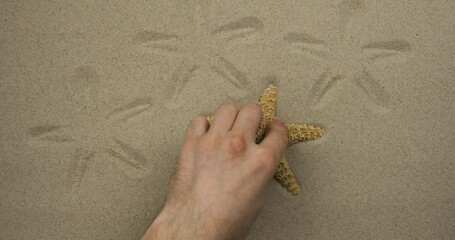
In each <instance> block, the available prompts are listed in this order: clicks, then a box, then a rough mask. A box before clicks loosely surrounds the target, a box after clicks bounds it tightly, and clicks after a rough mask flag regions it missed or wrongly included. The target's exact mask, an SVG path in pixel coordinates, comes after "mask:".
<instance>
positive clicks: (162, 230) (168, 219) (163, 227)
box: [142, 208, 221, 240]
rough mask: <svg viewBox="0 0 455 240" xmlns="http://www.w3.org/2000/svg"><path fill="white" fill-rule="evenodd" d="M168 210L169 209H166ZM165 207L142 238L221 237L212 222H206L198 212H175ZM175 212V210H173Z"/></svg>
mask: <svg viewBox="0 0 455 240" xmlns="http://www.w3.org/2000/svg"><path fill="white" fill-rule="evenodd" d="M165 209H166V208H165ZM166 210H167V209H166ZM166 210H164V209H163V211H162V212H161V213H160V214H159V215H158V217H156V219H155V220H154V221H153V223H152V225H151V226H150V228H149V229H148V230H147V232H146V234H145V235H144V237H143V238H142V240H149V239H154V240H161V239H166V240H167V239H189V240H190V239H198V240H204V239H221V238H220V237H219V236H216V231H215V232H214V231H213V230H214V229H212V228H210V227H209V225H210V224H205V223H203V222H202V219H200V218H198V217H197V216H200V215H199V214H197V213H194V212H192V213H188V212H185V211H176V212H178V213H176V214H173V213H170V212H168V211H166ZM173 212H174V211H173Z"/></svg>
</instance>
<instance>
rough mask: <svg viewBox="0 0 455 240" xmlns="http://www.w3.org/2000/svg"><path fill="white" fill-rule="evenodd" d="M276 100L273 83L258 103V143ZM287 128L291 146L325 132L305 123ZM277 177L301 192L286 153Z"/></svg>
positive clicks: (289, 189)
mask: <svg viewBox="0 0 455 240" xmlns="http://www.w3.org/2000/svg"><path fill="white" fill-rule="evenodd" d="M276 101H277V94H276V86H275V84H273V83H272V84H270V85H269V86H268V87H267V88H266V89H265V90H264V92H263V93H262V95H261V97H260V98H259V102H258V105H259V106H260V107H261V109H262V114H263V116H262V120H261V123H260V125H259V129H258V132H257V135H256V142H257V143H260V142H261V141H262V139H264V137H265V135H266V134H267V131H268V126H269V123H270V121H271V120H272V118H273V117H274V116H275V113H276ZM212 119H213V117H212V116H208V117H207V120H208V122H209V123H211V122H212ZM286 128H287V131H288V145H289V146H290V145H293V144H295V143H297V142H303V141H309V140H315V139H317V138H320V137H322V136H323V135H324V133H325V131H324V129H322V128H321V127H318V126H313V125H308V124H304V123H290V124H286ZM275 178H276V179H277V180H278V182H280V183H281V185H282V186H283V187H285V188H286V189H287V190H288V191H289V192H291V193H292V194H293V195H297V194H299V193H300V191H301V190H300V185H299V183H298V181H297V179H296V178H295V175H294V173H293V172H292V169H291V168H290V167H289V164H288V162H287V160H286V158H285V156H284V155H283V156H282V157H281V160H280V164H279V165H278V168H277V170H276V172H275Z"/></svg>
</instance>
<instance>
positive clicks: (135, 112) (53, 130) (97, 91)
mask: <svg viewBox="0 0 455 240" xmlns="http://www.w3.org/2000/svg"><path fill="white" fill-rule="evenodd" d="M102 90H103V88H102V86H101V84H100V80H99V77H98V74H97V73H96V71H95V69H94V68H93V67H91V66H81V67H79V68H77V69H76V71H75V74H74V75H73V77H72V78H71V79H70V81H69V82H68V92H69V96H68V97H69V99H70V100H71V102H72V103H73V104H74V107H75V108H76V111H75V112H76V114H75V116H74V121H73V122H72V123H64V124H54V123H51V124H41V125H37V126H33V127H30V128H28V129H27V135H28V140H29V141H28V142H29V143H30V145H32V146H34V147H43V146H63V145H67V146H69V147H72V148H74V153H73V156H72V158H73V159H72V160H71V162H70V164H69V167H68V170H67V180H68V182H67V185H68V187H69V188H70V189H76V188H78V187H79V186H80V185H81V183H82V182H83V180H84V176H86V173H87V172H88V171H89V170H90V165H91V164H92V163H93V161H94V160H95V157H96V155H97V154H108V155H109V156H110V157H112V158H114V159H116V160H119V161H115V162H114V163H115V165H116V166H117V167H118V168H119V169H120V171H122V172H123V173H124V174H125V175H126V176H127V177H129V178H132V179H140V178H143V177H145V176H147V174H148V173H149V170H148V169H147V167H146V162H147V159H148V158H147V156H146V155H145V154H143V153H142V152H141V151H140V150H138V149H136V148H134V147H133V146H131V145H130V144H128V143H126V142H125V141H123V140H121V139H120V138H119V137H118V136H115V135H114V134H113V133H114V132H116V131H115V130H116V129H118V128H121V126H122V124H125V123H127V122H128V121H131V120H135V119H137V117H140V116H141V115H142V114H144V113H147V112H149V110H150V108H151V107H152V106H153V102H152V99H150V98H147V97H145V98H138V99H135V100H133V101H132V102H130V103H129V104H126V105H123V106H120V107H119V108H116V109H113V110H112V111H110V112H106V114H104V113H103V109H104V108H107V106H101V105H103V104H106V101H105V100H103V93H104V92H105V91H107V89H104V91H102Z"/></svg>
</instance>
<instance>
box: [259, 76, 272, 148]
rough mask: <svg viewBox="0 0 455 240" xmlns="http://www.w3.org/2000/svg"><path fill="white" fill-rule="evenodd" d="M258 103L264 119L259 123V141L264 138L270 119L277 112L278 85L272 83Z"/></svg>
mask: <svg viewBox="0 0 455 240" xmlns="http://www.w3.org/2000/svg"><path fill="white" fill-rule="evenodd" d="M258 105H259V106H260V107H261V109H262V120H261V123H260V124H259V129H258V133H257V138H256V142H257V143H259V142H261V141H262V139H264V137H265V133H266V132H267V127H268V125H269V122H270V120H272V118H273V116H275V112H276V86H275V85H274V84H270V85H269V86H268V87H267V88H266V89H265V90H264V92H263V93H262V95H261V97H260V98H259V103H258Z"/></svg>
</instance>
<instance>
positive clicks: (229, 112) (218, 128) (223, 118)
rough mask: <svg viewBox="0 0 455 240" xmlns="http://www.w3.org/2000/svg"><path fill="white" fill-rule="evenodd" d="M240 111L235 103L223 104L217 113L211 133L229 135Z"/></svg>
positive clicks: (211, 126)
mask: <svg viewBox="0 0 455 240" xmlns="http://www.w3.org/2000/svg"><path fill="white" fill-rule="evenodd" d="M238 112H239V110H238V108H237V106H235V104H233V103H223V104H221V106H220V107H218V109H217V110H216V112H215V116H214V117H213V122H212V124H211V125H210V129H209V132H213V133H221V134H223V133H227V132H228V131H229V130H231V128H232V125H233V124H234V121H235V119H236V118H237V114H238Z"/></svg>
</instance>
